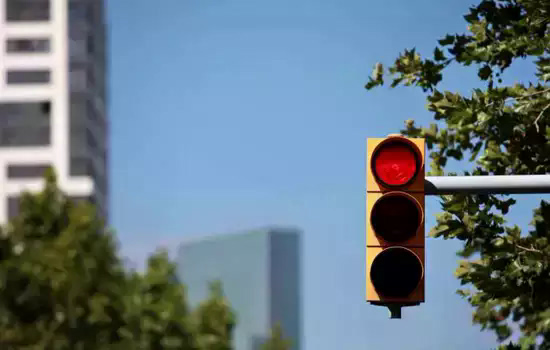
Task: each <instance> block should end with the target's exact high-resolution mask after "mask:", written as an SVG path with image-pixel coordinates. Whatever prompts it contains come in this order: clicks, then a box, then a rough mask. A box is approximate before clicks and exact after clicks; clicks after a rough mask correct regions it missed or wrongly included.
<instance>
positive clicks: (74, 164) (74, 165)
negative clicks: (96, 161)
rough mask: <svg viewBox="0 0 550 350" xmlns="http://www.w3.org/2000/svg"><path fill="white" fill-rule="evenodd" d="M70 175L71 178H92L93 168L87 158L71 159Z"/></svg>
mask: <svg viewBox="0 0 550 350" xmlns="http://www.w3.org/2000/svg"><path fill="white" fill-rule="evenodd" d="M69 168H70V175H71V176H92V175H93V168H92V164H91V161H90V159H89V158H83V157H73V158H71V164H70V166H69Z"/></svg>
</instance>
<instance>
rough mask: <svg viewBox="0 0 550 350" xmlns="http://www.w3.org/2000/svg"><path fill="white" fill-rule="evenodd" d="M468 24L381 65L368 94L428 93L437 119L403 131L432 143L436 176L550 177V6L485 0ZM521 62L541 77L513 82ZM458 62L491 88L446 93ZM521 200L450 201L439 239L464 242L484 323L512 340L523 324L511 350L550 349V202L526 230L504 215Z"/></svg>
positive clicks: (471, 294)
mask: <svg viewBox="0 0 550 350" xmlns="http://www.w3.org/2000/svg"><path fill="white" fill-rule="evenodd" d="M464 18H465V20H466V21H467V22H468V32H467V33H466V34H452V35H451V34H448V35H446V36H445V37H443V38H442V39H441V40H439V42H438V44H439V45H436V47H435V49H434V51H433V53H432V54H431V55H429V56H427V57H422V56H421V55H420V54H419V53H418V52H416V50H414V49H410V50H405V51H404V52H403V53H402V54H400V55H399V56H398V58H397V59H396V60H395V62H394V63H393V65H391V66H390V67H389V69H387V70H386V69H384V66H383V65H382V64H380V63H378V64H377V65H376V66H375V69H374V72H373V75H372V77H371V78H370V79H369V82H368V83H367V85H366V88H367V89H372V88H374V87H375V86H378V85H383V84H384V80H385V79H388V78H389V79H390V80H391V83H390V85H391V86H392V87H395V86H398V85H405V86H416V87H419V88H420V89H422V91H424V92H425V93H426V95H427V96H426V98H427V108H428V110H429V111H431V112H433V115H434V119H435V120H436V121H437V123H433V124H431V125H430V126H429V127H416V126H415V123H414V121H412V120H408V121H406V123H405V126H406V127H405V129H404V130H403V131H402V132H403V134H405V135H408V136H410V137H424V138H425V139H426V142H427V147H428V149H429V150H430V155H429V156H430V158H431V164H430V168H431V169H430V173H431V175H444V174H445V172H444V169H445V166H446V164H447V160H449V159H455V160H468V161H469V162H471V164H472V169H470V171H466V172H465V173H464V175H506V174H547V173H550V142H549V141H550V87H549V86H548V84H547V83H548V81H549V80H550V57H549V48H550V46H549V44H550V36H549V29H548V24H549V21H550V0H505V1H495V0H484V1H481V2H480V3H479V4H478V5H477V6H474V7H472V8H470V9H469V12H468V13H467V14H466V15H465V16H464ZM520 59H521V60H526V61H527V62H532V63H533V64H534V67H535V68H536V74H535V75H534V76H532V77H531V80H530V82H529V83H525V84H520V83H515V84H508V85H506V84H504V83H503V79H502V78H503V76H502V75H503V74H504V73H505V72H506V70H507V69H508V68H509V67H510V66H511V65H512V64H513V63H514V62H516V61H518V60H520ZM451 65H459V66H463V67H465V66H474V67H476V71H477V75H478V77H479V79H480V80H481V81H482V82H484V84H483V85H484V88H482V89H479V88H474V89H472V90H471V93H470V94H468V95H465V94H460V93H457V92H453V91H440V90H439V89H438V88H437V87H438V85H439V83H440V82H441V81H442V80H443V79H444V77H445V75H444V74H445V73H446V72H447V70H448V69H447V68H448V67H450V66H451ZM463 69H464V71H465V73H466V72H468V71H469V70H468V69H466V68H463ZM447 175H452V174H447ZM515 202H516V201H515V200H514V199H513V198H510V197H507V196H500V195H499V196H497V195H462V194H461V195H453V196H442V198H441V205H442V208H443V213H441V214H438V216H437V225H436V226H435V227H434V228H433V229H432V230H431V232H430V233H431V235H432V236H434V237H442V238H444V239H451V238H455V239H459V240H461V241H462V242H463V243H464V244H463V248H462V249H461V251H460V252H459V254H460V255H461V256H463V257H464V258H465V260H463V261H461V262H460V265H459V267H458V269H457V270H456V275H457V276H458V278H459V279H460V281H461V282H462V284H463V285H469V286H471V287H473V288H471V289H464V290H460V291H458V293H459V294H460V295H462V296H463V297H464V298H466V299H467V300H468V301H469V302H470V304H471V305H472V306H473V307H474V310H475V311H474V315H473V321H474V322H475V323H478V324H480V325H481V326H482V328H483V329H485V328H487V329H491V330H493V331H495V332H496V334H497V336H498V339H499V340H500V341H502V342H503V343H504V342H505V341H506V339H508V338H509V336H510V334H511V328H510V324H511V323H516V324H517V325H518V326H519V327H520V330H521V338H520V340H519V343H518V344H509V345H502V349H515V348H518V349H519V348H521V349H534V348H540V349H550V292H549V291H550V244H549V241H548V240H549V238H550V226H549V225H550V204H549V203H547V202H546V201H541V203H540V206H539V207H538V208H536V209H535V210H534V217H533V220H532V221H531V223H530V224H531V226H532V229H531V230H530V231H529V232H524V233H523V234H522V233H521V230H520V228H519V227H517V226H507V225H506V223H505V220H504V217H503V215H505V214H506V213H507V212H508V210H509V208H510V206H512V205H513V204H515ZM474 255H475V256H478V257H479V259H475V260H473V259H472V257H473V256H474Z"/></svg>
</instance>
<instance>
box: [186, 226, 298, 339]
mask: <svg viewBox="0 0 550 350" xmlns="http://www.w3.org/2000/svg"><path fill="white" fill-rule="evenodd" d="M300 256H301V247H300V233H299V232H298V231H296V230H293V229H281V228H268V229H262V230H256V231H250V232H244V233H240V234H234V235H223V236H213V237H211V238H206V239H202V240H199V241H195V242H187V243H183V244H182V245H181V246H180V248H179V251H178V256H177V260H176V261H177V264H178V276H179V278H180V280H181V281H182V282H184V283H185V285H186V286H187V296H188V299H189V302H190V304H191V306H193V307H194V306H196V305H197V304H198V303H199V302H201V301H203V300H205V299H206V298H207V297H208V292H209V290H208V285H209V282H212V281H215V280H218V281H220V282H221V283H222V285H223V289H224V293H225V295H226V296H227V298H228V300H229V302H230V304H231V307H232V308H233V310H234V311H235V312H236V316H237V325H236V328H235V331H234V344H235V349H236V350H257V349H259V348H260V345H261V344H262V343H263V342H264V341H265V340H266V339H267V337H268V336H269V333H270V330H271V329H272V327H273V326H274V325H275V324H277V323H279V324H280V325H281V327H282V329H283V333H284V335H285V336H286V337H288V338H290V339H291V341H292V343H293V347H292V349H294V350H298V349H300V347H301V332H302V325H301V318H302V316H301V314H302V312H301V307H302V305H301V300H300V298H301V286H300V284H301V278H300V277H301V276H300V273H301V262H300V260H301V259H300Z"/></svg>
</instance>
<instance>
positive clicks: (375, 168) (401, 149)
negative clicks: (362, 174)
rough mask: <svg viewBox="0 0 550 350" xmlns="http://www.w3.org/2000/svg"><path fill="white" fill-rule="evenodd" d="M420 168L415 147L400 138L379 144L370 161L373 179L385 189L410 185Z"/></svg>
mask: <svg viewBox="0 0 550 350" xmlns="http://www.w3.org/2000/svg"><path fill="white" fill-rule="evenodd" d="M420 167H421V163H420V157H419V154H418V150H417V148H416V146H415V145H414V144H412V143H411V142H408V141H406V140H404V139H400V138H395V139H388V141H386V142H383V143H381V144H380V145H379V146H378V147H377V149H376V150H375V151H374V153H373V155H372V159H371V169H372V173H373V174H374V177H375V178H376V180H377V181H378V182H380V183H382V184H383V185H385V186H387V187H396V186H406V185H408V184H410V183H411V182H412V181H413V180H414V178H415V176H416V175H417V174H418V172H419V170H420Z"/></svg>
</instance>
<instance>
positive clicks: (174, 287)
mask: <svg viewBox="0 0 550 350" xmlns="http://www.w3.org/2000/svg"><path fill="white" fill-rule="evenodd" d="M184 291H185V290H184V287H183V285H181V284H180V283H179V282H178V280H177V278H176V275H175V266H174V265H173V264H172V263H171V262H170V260H169V258H168V255H167V253H166V252H164V251H159V252H157V253H155V254H153V255H152V256H151V257H150V258H149V260H148V264H147V269H146V271H145V272H144V273H138V272H136V271H126V270H125V269H124V267H123V264H122V261H121V259H120V258H119V257H118V256H117V247H116V244H115V240H114V235H113V233H112V232H110V231H108V230H106V229H105V227H104V225H103V223H102V222H101V220H100V219H99V217H98V216H97V215H96V211H95V209H94V208H93V207H92V206H91V205H90V204H88V203H74V202H73V201H71V200H69V199H68V198H67V197H66V196H65V195H64V194H63V193H62V192H61V191H60V190H59V189H58V188H57V184H56V178H55V174H54V172H53V171H49V172H48V173H47V175H46V185H45V187H44V190H43V191H42V192H40V193H38V194H32V195H31V194H24V195H23V196H22V199H21V203H20V213H19V215H18V216H17V217H16V218H15V219H13V220H12V221H11V222H10V223H9V224H8V225H6V226H5V227H4V228H3V229H2V230H1V231H0V349H7V350H9V349H21V350H35V349H36V350H48V349H56V350H58V349H59V350H61V349H70V350H87V349H90V350H92V349H93V350H101V349H115V350H116V349H120V350H122V349H124V350H131V349H136V350H137V349H139V350H163V349H182V350H188V349H189V350H199V349H205V347H204V346H202V345H200V344H202V343H203V342H204V340H203V335H204V334H206V333H208V331H209V329H208V328H205V329H201V328H198V327H195V324H196V323H198V324H200V325H202V324H206V325H213V327H214V329H215V332H213V334H214V335H215V337H216V343H215V344H226V345H227V346H226V347H221V346H219V347H215V348H214V347H212V348H209V349H230V345H229V344H230V343H231V331H232V328H233V321H232V319H231V317H230V316H228V315H232V313H231V310H230V307H229V305H228V304H227V303H226V301H225V300H224V299H222V298H221V295H222V290H221V286H220V285H217V286H216V290H215V291H216V293H213V294H212V295H211V297H210V298H209V299H208V300H207V301H206V302H205V303H204V305H206V306H201V307H199V308H198V310H197V311H196V312H194V313H191V312H189V310H188V307H187V304H186V299H185V293H184ZM224 327H225V328H224ZM222 329H223V331H220V330H222Z"/></svg>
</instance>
